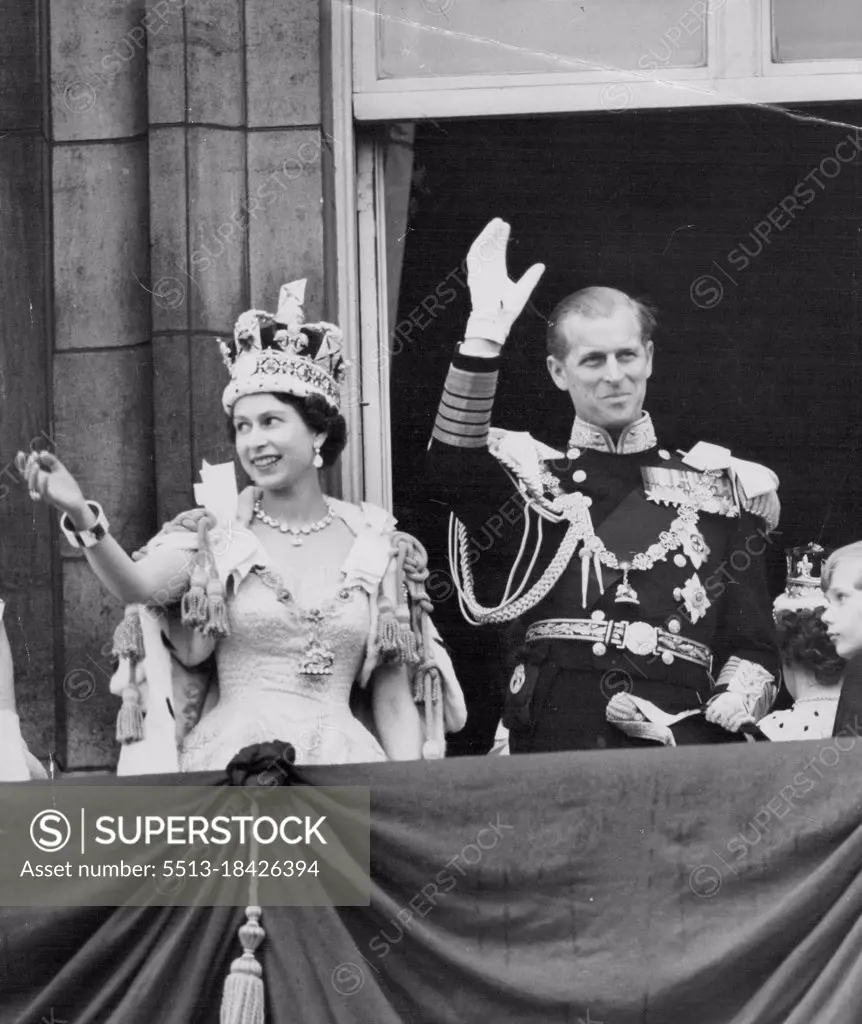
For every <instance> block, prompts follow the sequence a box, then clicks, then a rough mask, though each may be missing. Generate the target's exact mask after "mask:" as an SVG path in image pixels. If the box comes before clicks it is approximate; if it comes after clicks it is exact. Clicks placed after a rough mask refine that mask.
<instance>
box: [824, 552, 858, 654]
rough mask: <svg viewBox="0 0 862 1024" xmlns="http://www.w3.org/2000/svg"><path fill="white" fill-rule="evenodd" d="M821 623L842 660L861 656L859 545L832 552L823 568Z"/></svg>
mask: <svg viewBox="0 0 862 1024" xmlns="http://www.w3.org/2000/svg"><path fill="white" fill-rule="evenodd" d="M822 586H823V591H824V593H825V594H826V600H827V602H828V604H827V607H826V609H825V611H824V612H823V622H824V624H825V625H826V629H827V630H828V632H829V636H830V638H831V639H832V641H833V643H834V644H835V650H836V651H837V653H838V655H839V656H840V657H842V658H852V657H853V656H854V655H856V654H860V653H862V541H857V542H856V543H855V544H848V545H847V546H846V547H843V548H838V550H837V551H834V552H833V553H832V554H831V555H830V556H829V559H828V560H827V562H826V564H825V566H824V567H823V573H822Z"/></svg>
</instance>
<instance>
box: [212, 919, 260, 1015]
mask: <svg viewBox="0 0 862 1024" xmlns="http://www.w3.org/2000/svg"><path fill="white" fill-rule="evenodd" d="M260 915H261V909H260V907H257V906H248V907H246V908H245V916H246V919H247V920H246V923H245V924H244V925H242V927H241V928H240V930H239V941H240V942H241V943H242V956H241V957H237V959H236V960H234V962H233V963H232V964H231V965H230V974H229V975H228V976H227V978H226V979H225V983H224V993H223V995H222V1001H221V1014H220V1016H219V1021H220V1024H264V987H263V969H262V968H261V966H260V964H259V963H258V961H257V958H256V957H255V952H256V951H257V949H258V947H259V946H260V944H261V943H262V942H263V940H264V938H265V937H266V932H265V931H264V930H263V928H261V926H260Z"/></svg>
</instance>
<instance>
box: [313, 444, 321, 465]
mask: <svg viewBox="0 0 862 1024" xmlns="http://www.w3.org/2000/svg"><path fill="white" fill-rule="evenodd" d="M311 464H312V466H314V468H315V469H320V468H321V466H322V465H323V456H322V455H321V454H320V445H319V444H316V445H315V446H314V458H313V459H312V460H311Z"/></svg>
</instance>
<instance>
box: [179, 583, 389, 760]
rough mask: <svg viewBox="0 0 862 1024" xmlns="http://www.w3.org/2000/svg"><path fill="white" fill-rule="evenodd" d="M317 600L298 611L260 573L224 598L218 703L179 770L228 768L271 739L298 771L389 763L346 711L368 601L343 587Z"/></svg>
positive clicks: (195, 732) (187, 746)
mask: <svg viewBox="0 0 862 1024" xmlns="http://www.w3.org/2000/svg"><path fill="white" fill-rule="evenodd" d="M303 594H304V595H305V591H304V592H303ZM315 597H316V598H317V602H316V604H315V606H310V605H307V604H299V603H297V602H296V601H295V600H294V599H293V597H292V596H291V595H290V593H289V591H288V588H287V587H286V586H285V584H284V582H283V581H282V579H281V578H280V577H279V576H278V575H277V574H276V573H275V572H274V571H272V570H270V569H267V568H263V567H256V568H255V569H254V570H252V572H250V573H249V574H248V575H247V576H246V577H245V578H244V579H243V580H242V582H241V583H240V584H239V587H238V589H237V591H236V593H235V594H232V595H231V596H229V597H228V602H227V608H228V621H229V625H230V635H229V636H228V637H227V638H225V639H223V640H221V641H219V644H218V647H217V648H216V662H217V666H218V679H219V700H218V704H217V705H216V706H215V707H214V709H213V710H212V711H211V712H209V713H208V714H206V715H205V716H204V717H203V718H202V719H201V721H200V722H199V723H198V724H197V725H196V726H195V728H194V729H192V731H191V732H190V733H189V734H188V736H187V737H186V738H185V741H184V743H183V747H182V750H181V751H180V770H181V771H209V770H217V769H220V768H224V767H225V766H226V765H227V764H228V762H229V761H230V760H231V758H232V757H233V756H234V755H235V754H236V753H238V752H239V751H240V750H241V749H242V748H243V747H246V746H249V745H251V744H256V743H265V742H267V741H273V740H281V741H284V742H289V743H291V744H292V745H293V747H294V748H295V750H296V763H297V764H344V763H357V762H369V761H385V760H387V757H386V754H385V752H384V750H383V748H382V747H381V746H380V744H379V743H378V741H377V740H376V739H375V737H374V736H373V735H372V734H371V733H370V732H369V731H368V730H367V729H366V728H365V726H364V725H362V723H361V722H359V721H358V719H357V718H355V717H354V715H353V713H352V712H351V710H350V703H349V702H350V693H351V689H352V687H353V683H354V680H355V679H356V676H357V674H358V672H359V669H360V666H361V664H362V661H363V658H364V656H365V649H366V644H367V642H368V633H369V627H370V621H371V610H370V604H369V602H370V597H369V595H368V593H367V591H365V590H364V589H363V588H362V587H361V586H359V585H356V584H354V585H351V583H350V581H349V580H345V581H344V582H343V583H342V584H341V586H340V588H339V589H338V590H337V591H335V592H333V591H332V589H331V587H330V588H329V589H328V591H327V593H325V594H320V595H315ZM306 600H307V598H306ZM311 669H317V670H320V669H323V670H328V673H327V674H313V673H312V672H311V671H310V670H311Z"/></svg>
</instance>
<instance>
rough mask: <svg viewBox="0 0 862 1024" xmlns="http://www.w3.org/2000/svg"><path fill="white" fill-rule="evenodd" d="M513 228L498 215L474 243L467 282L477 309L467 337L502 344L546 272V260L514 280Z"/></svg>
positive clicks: (471, 247)
mask: <svg viewBox="0 0 862 1024" xmlns="http://www.w3.org/2000/svg"><path fill="white" fill-rule="evenodd" d="M510 230H511V228H510V227H509V225H508V224H507V223H506V222H505V221H503V220H500V218H499V217H495V218H494V220H492V221H491V222H490V223H489V224H487V225H486V226H485V227H484V228H483V230H482V232H481V234H480V235H479V236H478V238H477V239H476V240H475V242H473V244H472V245H471V246H470V252H469V253H468V254H467V285H468V287H469V289H470V301H471V303H472V307H473V311H472V313H471V314H470V319H469V320H468V321H467V330H466V332H465V334H464V337H465V338H466V339H469V338H482V339H484V340H485V341H492V342H494V343H495V344H497V345H502V344H503V343H504V342H505V340H506V338H507V337H508V335H509V331H510V329H511V327H512V324H513V323H514V322H515V321H516V320H517V319H518V317H519V316H520V314H521V310H522V309H523V308H524V306H525V305H526V303H527V299H529V297H530V295H531V294H532V293H533V289H534V288H535V287H536V285H537V284H538V283H539V278H541V276H542V274H544V272H545V265H544V263H534V264H533V266H532V267H530V269H529V270H528V271H527V272H526V273H525V274H524V276H523V277H522V278H521V279H520V281H512V280H511V279H510V277H509V272H508V270H507V269H506V246H507V245H508V242H509V232H510Z"/></svg>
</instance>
